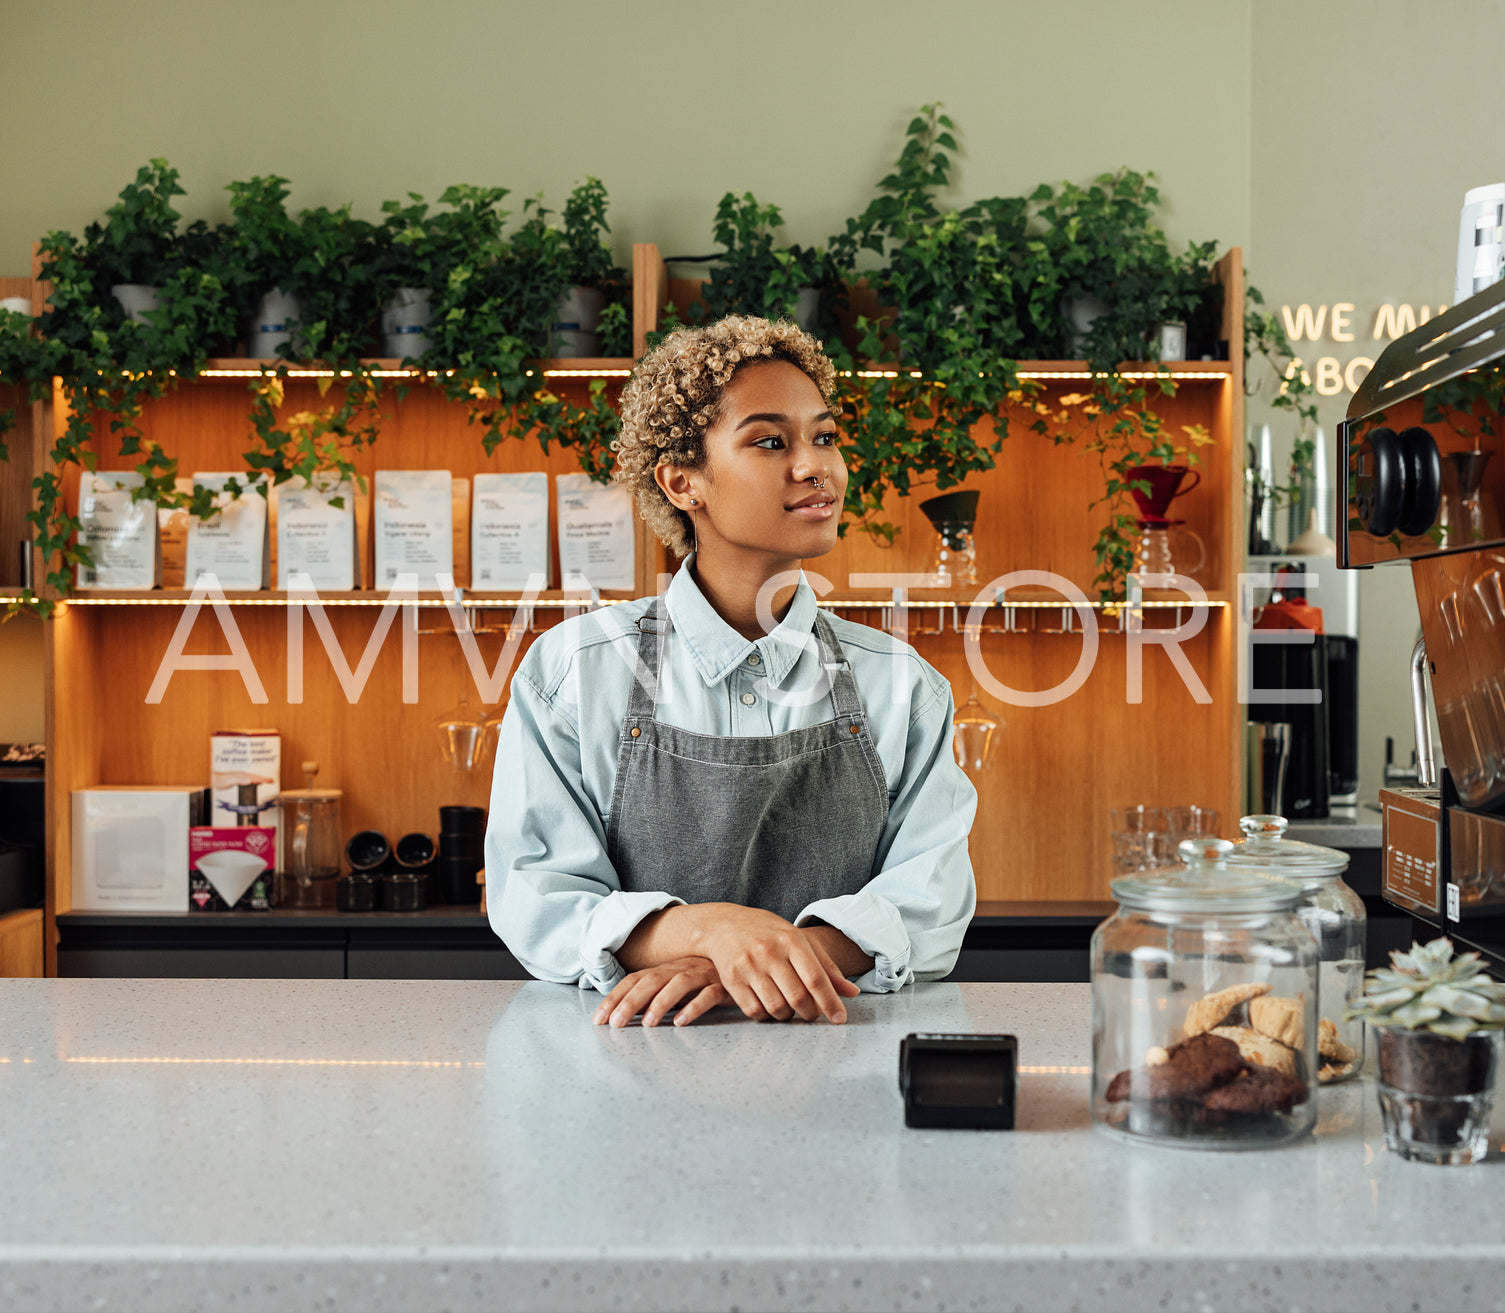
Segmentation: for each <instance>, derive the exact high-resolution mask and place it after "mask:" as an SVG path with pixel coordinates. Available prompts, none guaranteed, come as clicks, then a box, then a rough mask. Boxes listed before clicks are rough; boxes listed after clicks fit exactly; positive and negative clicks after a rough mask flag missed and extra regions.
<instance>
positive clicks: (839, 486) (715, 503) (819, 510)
mask: <svg viewBox="0 0 1505 1313" xmlns="http://www.w3.org/2000/svg"><path fill="white" fill-rule="evenodd" d="M837 436H838V435H837V432H836V419H835V415H834V414H833V412H832V410H831V407H830V405H829V404H828V403H827V402H826V400H825V398H824V397H822V396H821V394H820V389H819V388H817V387H816V386H815V384H814V383H813V382H811V380H810V378H809V376H808V375H806V374H805V373H804V371H803V370H800V369H798V368H797V367H795V366H794V365H791V364H789V363H788V362H787V361H783V360H774V361H768V362H766V363H762V364H756V365H746V366H744V367H743V368H742V369H740V370H739V371H738V372H737V373H736V375H734V376H733V378H732V381H731V382H730V383H729V384H727V386H726V388H725V390H724V391H723V392H722V394H721V412H720V415H719V417H718V418H717V420H716V422H715V423H714V424H712V425H711V427H710V428H709V429H708V430H707V431H706V435H705V449H706V459H705V463H704V465H702V467H701V468H700V469H698V470H683V471H679V470H671V469H669V468H667V467H666V468H664V469H661V470H660V483H661V485H662V486H664V489H665V492H667V493H668V494H669V496H670V499H671V500H672V501H673V502H674V504H675V505H676V506H679V507H680V509H682V510H685V511H687V512H689V513H690V514H691V515H693V516H697V517H698V535H699V540H700V550H701V555H702V557H703V558H705V557H708V556H709V555H711V554H713V553H720V552H721V551H722V550H724V549H726V548H733V549H740V550H742V551H751V552H754V553H758V554H760V555H767V556H770V557H776V558H782V559H792V560H803V559H805V558H807V557H812V556H822V555H824V554H825V553H826V552H829V551H830V550H831V549H832V548H833V547H835V546H836V527H837V525H838V524H839V523H840V521H841V508H842V504H843V502H844V501H845V499H846V491H847V467H846V462H845V461H844V460H843V459H842V456H841V452H840V450H839V449H838V447H837V445H836V443H837ZM812 480H817V481H819V482H820V483H821V484H822V486H821V487H820V488H816V486H815V483H814V482H813V481H812ZM676 494H679V495H676ZM690 497H693V498H694V499H695V501H696V502H697V503H698V505H696V506H691V505H689V503H688V499H689V498H690Z"/></svg>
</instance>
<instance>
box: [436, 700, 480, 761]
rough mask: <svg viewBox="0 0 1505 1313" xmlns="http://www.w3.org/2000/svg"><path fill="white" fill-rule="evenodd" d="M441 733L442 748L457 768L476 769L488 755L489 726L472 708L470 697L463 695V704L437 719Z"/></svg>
mask: <svg viewBox="0 0 1505 1313" xmlns="http://www.w3.org/2000/svg"><path fill="white" fill-rule="evenodd" d="M434 728H435V729H436V730H438V732H439V751H440V753H441V754H442V755H443V757H444V760H445V761H447V762H448V763H449V764H450V765H451V766H453V767H454V768H455V769H456V770H473V769H474V768H475V767H477V766H479V765H480V764H481V761H482V759H483V757H484V755H485V738H484V733H485V727H484V726H483V725H482V723H481V720H480V718H479V717H478V716H477V715H476V714H475V712H474V711H472V710H471V709H470V697H469V696H468V695H462V696H461V698H460V705H459V706H458V707H454V708H452V709H451V710H449V711H446V712H444V713H443V714H442V715H440V716H436V717H435V718H434Z"/></svg>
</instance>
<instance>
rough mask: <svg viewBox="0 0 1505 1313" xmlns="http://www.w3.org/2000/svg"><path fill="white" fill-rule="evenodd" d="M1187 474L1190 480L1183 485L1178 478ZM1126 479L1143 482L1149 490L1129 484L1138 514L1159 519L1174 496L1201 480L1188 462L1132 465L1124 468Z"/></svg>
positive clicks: (1131, 481)
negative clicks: (1186, 463) (1180, 463)
mask: <svg viewBox="0 0 1505 1313" xmlns="http://www.w3.org/2000/svg"><path fill="white" fill-rule="evenodd" d="M1188 474H1190V475H1191V482H1190V483H1188V484H1187V485H1186V486H1185V487H1184V488H1183V487H1182V486H1181V481H1182V480H1183V479H1185V478H1186V476H1187V475H1188ZM1125 479H1126V481H1127V482H1128V483H1129V484H1131V485H1133V484H1136V483H1144V484H1148V485H1149V491H1148V492H1145V491H1143V490H1142V489H1140V488H1136V487H1132V486H1131V487H1130V488H1129V495H1130V496H1131V497H1133V498H1134V504H1135V505H1136V506H1137V507H1139V514H1140V517H1141V518H1142V519H1146V520H1163V519H1165V518H1166V513H1167V512H1168V511H1169V510H1170V507H1171V503H1172V502H1173V501H1175V500H1176V498H1177V497H1184V496H1186V494H1187V493H1189V492H1190V491H1191V490H1192V489H1193V488H1195V487H1196V486H1197V484H1199V483H1201V482H1202V475H1201V474H1200V472H1198V471H1196V470H1193V469H1192V468H1191V467H1190V466H1188V465H1134V466H1131V467H1130V468H1129V469H1128V470H1127V471H1125Z"/></svg>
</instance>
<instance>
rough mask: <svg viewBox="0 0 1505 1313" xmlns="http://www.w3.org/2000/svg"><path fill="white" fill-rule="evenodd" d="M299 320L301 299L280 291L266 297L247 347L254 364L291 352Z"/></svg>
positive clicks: (275, 290)
mask: <svg viewBox="0 0 1505 1313" xmlns="http://www.w3.org/2000/svg"><path fill="white" fill-rule="evenodd" d="M297 318H298V298H297V297H296V296H293V295H291V294H289V293H287V292H284V291H283V290H282V289H281V288H280V287H274V288H272V290H271V291H270V292H268V293H267V294H266V295H265V296H263V297H262V298H261V300H260V302H259V303H258V304H257V306H256V313H255V315H253V316H252V318H251V333H250V339H249V342H248V344H247V345H248V346H249V348H250V355H251V358H252V359H253V360H271V359H274V358H275V357H277V356H285V355H288V354H290V353H291V351H292V345H293V344H292V339H293V330H292V329H291V328H290V327H289V326H288V325H289V324H291V323H293V322H294V321H296V320H297Z"/></svg>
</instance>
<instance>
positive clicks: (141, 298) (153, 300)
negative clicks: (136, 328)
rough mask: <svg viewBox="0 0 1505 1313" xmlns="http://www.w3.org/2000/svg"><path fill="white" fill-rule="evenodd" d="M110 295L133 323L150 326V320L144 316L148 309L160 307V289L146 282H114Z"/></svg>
mask: <svg viewBox="0 0 1505 1313" xmlns="http://www.w3.org/2000/svg"><path fill="white" fill-rule="evenodd" d="M110 295H111V296H113V297H114V298H115V299H116V300H117V301H119V302H120V308H121V309H122V310H124V311H125V317H126V318H127V319H129V320H130V321H131V323H133V324H142V325H144V326H146V327H148V328H150V327H151V320H150V319H148V318H147V317H146V316H147V314H148V313H149V312H150V311H153V310H160V309H161V308H162V289H161V288H158V287H150V286H148V285H147V284H146V283H116V284H115V286H114V287H112V288H110Z"/></svg>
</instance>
